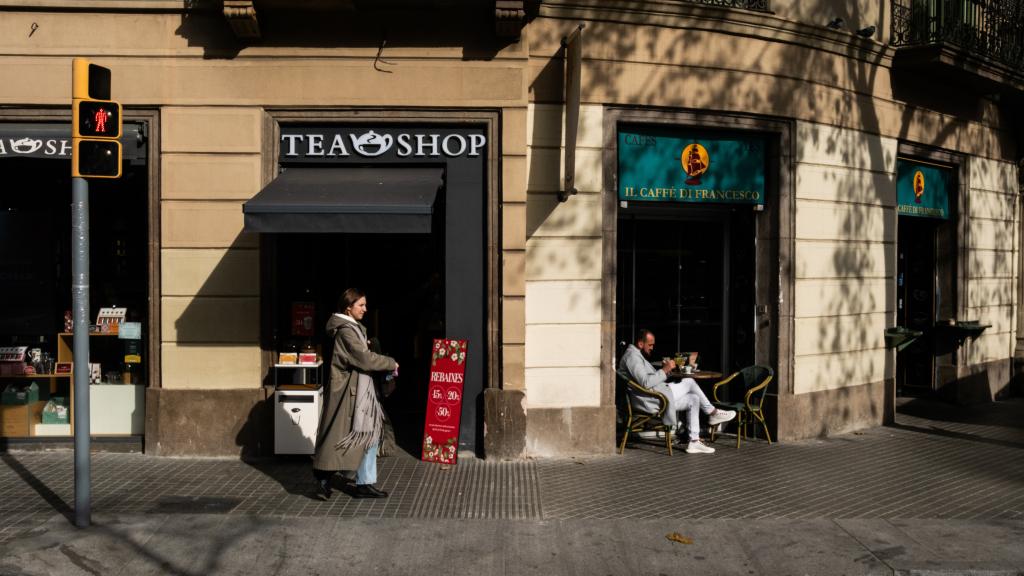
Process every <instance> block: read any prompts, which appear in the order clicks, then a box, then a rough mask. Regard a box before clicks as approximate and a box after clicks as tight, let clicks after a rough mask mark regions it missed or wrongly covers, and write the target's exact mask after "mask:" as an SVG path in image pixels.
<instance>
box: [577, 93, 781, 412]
mask: <svg viewBox="0 0 1024 576" xmlns="http://www.w3.org/2000/svg"><path fill="white" fill-rule="evenodd" d="M635 124H647V125H660V126H670V127H671V126H675V127H679V128H680V129H697V130H723V131H729V132H732V133H736V132H752V133H759V134H763V135H765V136H766V141H767V143H768V149H767V150H766V164H767V165H766V174H765V177H766V181H765V190H766V194H767V198H766V199H765V205H764V213H763V216H764V218H763V219H760V218H759V219H758V221H759V222H763V224H758V225H757V226H756V232H755V250H756V253H755V277H756V286H757V289H756V301H755V320H756V322H757V328H758V330H757V334H756V337H755V344H754V361H755V362H756V363H758V364H764V365H767V366H772V367H773V368H774V369H775V382H774V383H773V386H772V389H771V390H770V393H769V400H768V402H767V403H766V406H765V408H766V410H768V411H769V413H770V415H771V416H770V420H772V421H774V420H775V418H776V417H777V416H776V415H777V410H778V405H779V400H778V398H779V397H780V396H788V395H792V393H793V362H792V352H793V349H794V344H793V336H794V306H793V286H794V277H793V267H792V265H791V263H792V257H793V254H794V236H793V230H794V228H795V218H796V211H795V209H794V205H793V202H794V199H793V190H792V186H793V177H792V174H791V170H792V156H793V151H792V133H793V128H792V123H791V122H788V121H781V120H772V119H766V118H759V117H753V116H746V115H725V114H697V113H692V112H672V111H666V110H649V109H636V108H606V109H605V114H604V126H603V130H604V153H603V157H602V165H603V182H604V199H603V202H602V236H603V238H604V243H603V247H602V262H603V264H602V268H603V271H602V283H603V285H604V286H605V287H606V289H605V290H603V291H602V294H601V334H602V336H601V338H602V340H601V382H602V386H601V404H602V405H604V406H609V405H614V402H615V376H614V372H613V368H612V367H613V365H614V364H615V362H617V360H618V359H617V358H614V354H615V351H616V350H617V347H616V342H615V334H616V319H615V302H616V294H615V288H614V286H616V285H617V274H618V272H617V269H618V264H617V253H616V251H617V246H618V215H619V197H618V187H619V186H618V184H619V183H618V149H617V146H618V131H619V127H620V126H625V125H635ZM570 201H571V200H570ZM608 287H612V288H610V289H609V288H608Z"/></svg>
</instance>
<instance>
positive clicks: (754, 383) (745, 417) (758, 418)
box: [711, 365, 775, 448]
mask: <svg viewBox="0 0 1024 576" xmlns="http://www.w3.org/2000/svg"><path fill="white" fill-rule="evenodd" d="M774 377H775V372H774V371H773V370H772V369H771V368H769V367H767V366H756V365H755V366H747V367H746V368H743V369H742V370H740V371H739V372H733V373H732V374H730V375H729V376H728V377H727V378H726V379H725V380H722V381H721V382H719V383H717V384H715V386H714V387H713V388H712V389H711V396H712V397H713V400H712V402H711V403H712V404H714V406H715V407H716V408H722V409H725V410H735V411H736V448H739V447H740V440H741V439H742V438H743V437H744V436H746V437H747V438H750V436H749V434H748V432H747V426H748V425H750V424H755V428H754V433H755V435H756V433H757V428H756V424H757V423H760V424H761V427H762V428H763V429H764V436H765V438H767V439H768V443H769V444H771V443H772V436H771V434H770V433H769V432H768V424H766V423H765V420H764V410H763V405H764V395H765V392H767V390H768V384H769V383H770V382H771V381H772V378H774ZM723 386H725V387H726V388H725V390H726V391H729V392H732V393H733V394H730V395H729V396H728V397H726V398H724V399H721V398H719V389H721V388H722V387H723ZM737 393H739V394H742V396H743V400H742V401H734V400H733V398H734V397H735V394H737ZM717 429H718V426H712V427H711V441H712V442H714V440H715V435H716V434H717V432H718V430H717Z"/></svg>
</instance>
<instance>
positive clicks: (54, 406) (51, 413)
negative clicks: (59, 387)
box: [42, 396, 71, 424]
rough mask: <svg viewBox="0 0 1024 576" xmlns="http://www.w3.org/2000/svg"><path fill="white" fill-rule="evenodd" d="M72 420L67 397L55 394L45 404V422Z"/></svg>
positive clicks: (60, 422) (57, 422) (43, 420)
mask: <svg viewBox="0 0 1024 576" xmlns="http://www.w3.org/2000/svg"><path fill="white" fill-rule="evenodd" d="M70 421H71V412H70V411H69V410H68V400H67V398H64V397H57V396H55V397H53V398H50V401H49V402H47V403H46V404H45V405H44V406H43V418H42V423H43V424H68V423H69V422H70Z"/></svg>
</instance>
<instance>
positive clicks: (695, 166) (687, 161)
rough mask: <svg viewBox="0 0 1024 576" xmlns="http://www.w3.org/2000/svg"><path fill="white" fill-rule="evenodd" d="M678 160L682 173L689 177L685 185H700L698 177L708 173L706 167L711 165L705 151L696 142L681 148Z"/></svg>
mask: <svg viewBox="0 0 1024 576" xmlns="http://www.w3.org/2000/svg"><path fill="white" fill-rule="evenodd" d="M679 160H680V162H681V163H682V164H683V171H684V172H686V175H687V176H689V178H687V179H686V183H687V184H691V185H692V184H700V177H701V176H702V175H703V174H704V173H705V172H707V171H708V165H709V164H710V163H711V159H710V158H709V157H708V151H707V149H705V148H704V147H703V146H701V145H700V144H697V143H696V142H694V143H693V144H690V145H689V146H687V147H686V148H683V153H682V155H681V156H680V158H679Z"/></svg>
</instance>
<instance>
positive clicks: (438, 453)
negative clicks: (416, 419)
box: [422, 339, 466, 464]
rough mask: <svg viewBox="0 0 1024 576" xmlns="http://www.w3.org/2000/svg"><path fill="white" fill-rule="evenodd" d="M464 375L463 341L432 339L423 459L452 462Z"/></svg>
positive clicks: (459, 416) (442, 462)
mask: <svg viewBox="0 0 1024 576" xmlns="http://www.w3.org/2000/svg"><path fill="white" fill-rule="evenodd" d="M465 374H466V340H450V339H437V340H434V348H433V354H432V355H431V360H430V385H429V386H428V388H427V418H426V422H425V423H424V426H423V456H422V459H423V461H424V462H437V463H439V464H455V460H456V456H457V453H458V450H459V422H460V420H461V418H462V388H463V383H464V379H465Z"/></svg>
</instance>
